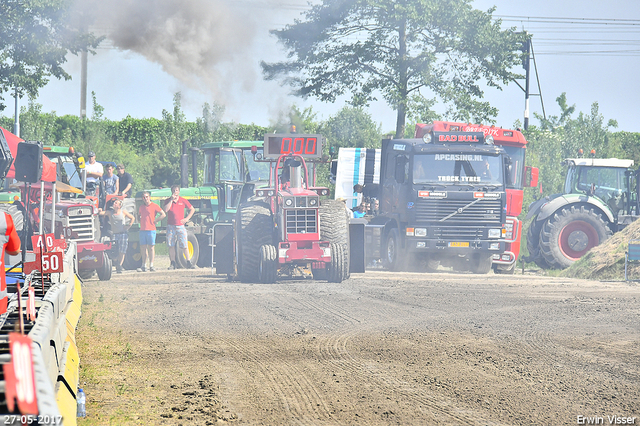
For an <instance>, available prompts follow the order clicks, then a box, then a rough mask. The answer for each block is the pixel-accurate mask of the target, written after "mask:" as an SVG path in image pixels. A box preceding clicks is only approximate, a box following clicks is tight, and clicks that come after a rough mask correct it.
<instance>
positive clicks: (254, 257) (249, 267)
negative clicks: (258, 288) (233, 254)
mask: <svg viewBox="0 0 640 426" xmlns="http://www.w3.org/2000/svg"><path fill="white" fill-rule="evenodd" d="M236 226H238V238H237V241H236V244H237V251H238V253H237V254H238V278H239V279H240V281H241V282H244V283H256V282H259V276H258V275H259V270H260V247H262V246H263V245H265V244H271V243H272V241H271V240H272V230H273V219H272V217H271V209H270V208H269V206H268V205H267V204H265V203H262V202H249V203H246V204H243V205H241V206H239V207H238V212H237V219H236Z"/></svg>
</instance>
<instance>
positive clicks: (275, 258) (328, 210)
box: [230, 134, 349, 283]
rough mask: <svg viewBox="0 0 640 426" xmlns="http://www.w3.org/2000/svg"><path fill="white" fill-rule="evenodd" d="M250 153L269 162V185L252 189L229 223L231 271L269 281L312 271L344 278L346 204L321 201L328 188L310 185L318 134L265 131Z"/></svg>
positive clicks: (346, 273)
mask: <svg viewBox="0 0 640 426" xmlns="http://www.w3.org/2000/svg"><path fill="white" fill-rule="evenodd" d="M254 155H255V160H256V161H258V162H260V161H264V162H269V163H270V166H269V169H270V175H269V185H268V186H267V187H262V188H258V189H256V190H255V194H254V196H252V197H251V198H249V199H248V200H247V201H246V202H244V203H242V204H241V205H240V206H239V207H238V210H237V214H236V219H235V224H234V228H233V242H234V244H233V247H234V250H233V251H234V254H235V255H234V266H235V268H234V271H233V272H234V273H235V275H236V276H237V277H238V278H239V279H240V280H241V281H243V282H261V283H273V282H275V281H276V279H277V278H278V277H279V276H289V277H308V276H313V278H314V279H326V280H328V281H330V282H336V283H340V282H342V281H343V280H345V279H346V278H348V277H349V215H348V212H347V209H346V206H345V204H344V202H341V201H336V200H329V199H325V200H322V201H321V200H320V196H326V195H329V190H328V188H323V187H316V186H315V185H316V164H319V163H321V162H322V159H321V155H322V137H321V136H319V135H296V134H289V135H266V136H265V145H264V154H259V153H257V149H255V150H254ZM305 159H306V161H305ZM307 162H308V163H310V164H311V165H312V167H311V170H309V168H308V167H307ZM230 275H234V274H233V273H232V274H230Z"/></svg>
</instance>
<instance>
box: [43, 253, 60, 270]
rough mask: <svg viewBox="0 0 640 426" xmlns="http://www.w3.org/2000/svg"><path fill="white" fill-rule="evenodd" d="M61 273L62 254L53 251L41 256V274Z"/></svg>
mask: <svg viewBox="0 0 640 426" xmlns="http://www.w3.org/2000/svg"><path fill="white" fill-rule="evenodd" d="M53 272H62V252H61V251H53V252H50V253H44V254H43V255H42V273H43V274H51V273H53Z"/></svg>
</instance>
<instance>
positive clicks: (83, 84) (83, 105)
mask: <svg viewBox="0 0 640 426" xmlns="http://www.w3.org/2000/svg"><path fill="white" fill-rule="evenodd" d="M86 117H87V51H86V50H83V51H82V52H80V118H81V119H84V118H86Z"/></svg>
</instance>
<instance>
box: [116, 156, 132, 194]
mask: <svg viewBox="0 0 640 426" xmlns="http://www.w3.org/2000/svg"><path fill="white" fill-rule="evenodd" d="M116 171H117V172H118V186H117V188H118V195H124V196H125V197H127V198H129V197H131V193H132V192H133V191H132V190H131V187H132V186H133V176H131V174H129V173H127V172H125V171H124V164H118V166H117V167H116Z"/></svg>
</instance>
